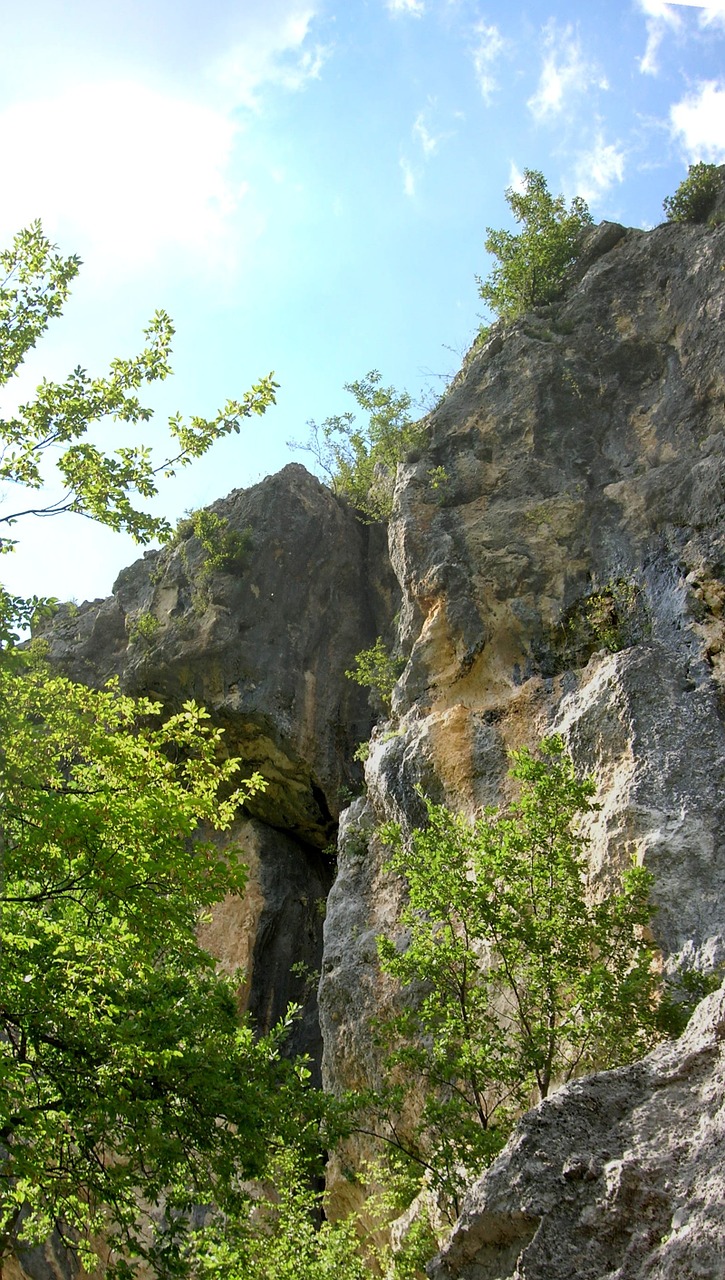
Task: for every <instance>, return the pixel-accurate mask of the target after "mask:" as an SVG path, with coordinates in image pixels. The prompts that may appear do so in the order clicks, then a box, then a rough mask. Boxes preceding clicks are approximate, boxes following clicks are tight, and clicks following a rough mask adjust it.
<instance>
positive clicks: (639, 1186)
mask: <svg viewBox="0 0 725 1280" xmlns="http://www.w3.org/2000/svg"><path fill="white" fill-rule="evenodd" d="M723 1142H725V987H724V988H723V989H722V990H721V991H719V992H718V993H717V994H716V995H714V996H711V997H709V999H708V1000H706V1001H704V1002H703V1003H702V1004H701V1005H700V1007H699V1009H698V1010H697V1012H696V1014H695V1015H694V1017H693V1019H692V1020H691V1022H690V1024H689V1026H688V1028H687V1031H686V1032H685V1034H684V1035H683V1037H682V1039H681V1040H679V1041H678V1042H677V1043H676V1044H674V1045H666V1046H663V1047H662V1048H660V1049H657V1050H656V1051H655V1052H654V1053H652V1054H650V1055H649V1057H648V1058H645V1059H644V1061H643V1062H641V1063H637V1064H635V1065H634V1066H632V1067H622V1068H620V1069H619V1070H618V1071H608V1072H603V1073H602V1074H600V1075H595V1076H590V1077H589V1078H588V1079H586V1080H578V1081H575V1082H574V1083H572V1084H570V1085H567V1086H566V1088H564V1089H562V1090H561V1091H560V1092H559V1093H557V1094H555V1095H554V1097H553V1098H550V1099H548V1100H547V1101H546V1102H544V1103H542V1104H541V1105H540V1106H539V1107H537V1108H536V1110H534V1111H531V1112H529V1113H528V1115H526V1116H525V1117H524V1119H523V1120H522V1121H520V1123H519V1125H518V1127H517V1129H516V1132H515V1133H514V1135H513V1137H512V1138H511V1140H510V1142H509V1144H508V1146H507V1147H506V1149H505V1151H503V1152H502V1154H501V1155H500V1156H499V1158H498V1160H497V1161H496V1162H495V1164H493V1165H492V1166H491V1168H490V1169H489V1170H488V1172H487V1173H486V1175H485V1176H484V1177H483V1178H482V1179H481V1180H480V1182H478V1183H476V1185H475V1186H474V1187H473V1188H472V1189H471V1190H470V1191H469V1193H468V1195H467V1197H466V1200H465V1202H464V1207H463V1212H462V1214H461V1217H460V1219H459V1221H458V1223H457V1224H456V1226H455V1228H454V1230H453V1233H452V1236H451V1238H450V1241H449V1242H448V1244H447V1245H446V1248H445V1249H444V1250H443V1252H442V1254H441V1255H440V1256H439V1257H438V1258H436V1259H435V1260H434V1261H433V1263H432V1264H431V1265H430V1267H429V1269H428V1270H429V1275H430V1276H431V1280H453V1277H456V1278H457V1280H513V1278H514V1277H515V1280H571V1277H574V1276H575V1277H576V1280H644V1277H647V1280H694V1278H695V1277H698V1278H699V1280H720V1277H722V1276H723V1275H725V1170H724V1167H723V1160H722V1151H723Z"/></svg>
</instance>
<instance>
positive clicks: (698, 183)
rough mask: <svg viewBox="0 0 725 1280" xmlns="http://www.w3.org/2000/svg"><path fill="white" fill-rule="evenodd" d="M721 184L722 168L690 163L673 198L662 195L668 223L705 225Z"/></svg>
mask: <svg viewBox="0 0 725 1280" xmlns="http://www.w3.org/2000/svg"><path fill="white" fill-rule="evenodd" d="M723 182H725V167H724V166H722V165H720V166H718V165H716V164H704V163H703V162H702V161H701V162H700V163H699V164H691V165H689V166H688V169H687V177H686V178H683V180H682V182H681V183H680V185H679V187H678V188H677V190H676V192H675V194H674V195H673V196H665V199H664V200H663V202H662V207H663V209H664V211H665V213H666V214H667V221H668V222H707V220H708V218H709V216H710V214H711V213H712V211H713V208H714V207H715V201H716V200H717V197H718V192H719V191H720V189H721V187H722V186H723Z"/></svg>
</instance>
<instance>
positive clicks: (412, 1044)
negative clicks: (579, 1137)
mask: <svg viewBox="0 0 725 1280" xmlns="http://www.w3.org/2000/svg"><path fill="white" fill-rule="evenodd" d="M513 761H514V766H513V769H512V775H513V777H514V778H516V779H518V780H519V781H520V782H521V795H520V798H519V799H518V801H516V803H514V804H512V805H510V806H509V808H508V809H506V810H504V811H500V812H499V811H494V810H489V811H486V812H485V813H484V815H483V816H482V817H481V818H479V819H478V820H477V821H476V822H475V823H474V824H473V825H469V824H468V823H467V822H466V821H465V820H464V819H463V818H462V817H460V816H456V815H455V814H453V813H452V812H451V811H450V810H449V809H447V808H446V807H445V806H443V805H435V804H432V803H431V802H430V801H427V802H426V808H427V825H426V826H425V827H424V828H422V829H419V830H414V831H412V832H411V833H410V835H408V836H406V835H405V834H404V833H403V831H402V830H401V828H400V827H399V826H397V825H395V824H392V825H388V826H386V827H384V828H382V830H381V835H382V837H383V839H384V840H385V841H386V842H387V843H389V845H390V847H391V850H392V852H391V857H390V863H389V866H390V869H391V870H392V871H394V872H397V873H398V874H399V875H401V876H402V877H403V878H404V880H405V883H406V886H407V889H408V895H409V896H408V901H407V904H406V906H405V907H404V909H403V912H402V915H401V918H400V931H399V932H398V933H397V934H396V936H389V937H381V938H380V939H379V940H378V947H379V954H380V959H381V963H382V967H383V970H384V971H385V972H387V973H389V974H391V975H393V976H394V977H396V978H397V979H399V981H400V982H401V983H402V984H403V986H404V988H405V989H406V990H407V993H408V999H407V1003H406V1006H405V1007H404V1009H403V1010H402V1011H401V1012H400V1013H399V1014H398V1015H397V1016H395V1017H394V1018H393V1019H392V1020H391V1021H390V1022H389V1023H388V1024H387V1025H386V1027H385V1029H384V1038H385V1040H386V1042H387V1043H388V1045H389V1049H390V1056H389V1065H390V1067H391V1068H392V1069H393V1071H394V1072H397V1073H398V1075H399V1078H400V1079H401V1080H402V1081H403V1082H405V1081H406V1080H407V1079H410V1078H413V1079H416V1080H417V1081H420V1080H421V1079H422V1080H423V1081H424V1083H425V1094H426V1101H425V1109H424V1113H423V1116H422V1119H421V1123H420V1126H419V1131H418V1136H417V1142H418V1147H417V1150H416V1152H415V1155H416V1158H417V1159H419V1160H422V1162H423V1163H424V1164H426V1165H428V1166H429V1168H430V1170H431V1173H432V1177H433V1180H434V1182H435V1183H436V1184H437V1185H438V1186H439V1187H440V1188H441V1189H443V1190H444V1191H445V1192H446V1193H448V1194H449V1195H450V1196H451V1198H452V1200H453V1202H454V1203H455V1204H457V1199H458V1195H459V1192H460V1190H461V1188H462V1185H463V1182H464V1180H465V1175H464V1171H465V1168H466V1167H468V1168H470V1167H472V1166H473V1167H475V1165H476V1164H480V1163H481V1162H484V1163H486V1162H488V1160H490V1159H491V1158H492V1157H493V1155H495V1154H496V1152H497V1151H498V1150H499V1149H500V1147H501V1146H502V1145H503V1143H504V1142H505V1140H506V1138H507V1137H508V1134H509V1132H510V1130H511V1127H512V1124H513V1121H514V1119H515V1117H516V1115H517V1114H519V1113H520V1112H521V1111H522V1110H524V1109H525V1108H526V1107H527V1106H530V1105H531V1104H532V1102H534V1101H536V1100H537V1099H540V1098H545V1097H546V1096H547V1094H548V1093H549V1090H550V1089H551V1087H552V1084H553V1083H554V1082H555V1081H564V1080H568V1079H569V1078H570V1077H571V1076H573V1075H575V1074H581V1073H583V1072H585V1071H589V1070H593V1069H595V1068H601V1067H610V1066H614V1065H617V1064H619V1063H623V1062H628V1061H630V1060H632V1059H634V1058H636V1057H637V1056H639V1055H640V1054H642V1053H643V1052H645V1051H646V1050H647V1049H648V1048H649V1047H650V1046H651V1045H652V1044H653V1043H654V1041H655V1040H656V1039H657V1038H658V1037H659V1036H660V1035H661V1034H662V1033H663V1030H662V1016H661V1011H660V1008H659V1005H658V1000H659V988H660V982H659V979H658V976H657V974H656V971H655V969H654V966H653V952H652V948H651V946H650V945H649V944H648V943H647V942H646V941H645V936H644V930H645V929H646V926H647V925H648V923H649V921H650V918H651V915H652V908H651V906H650V904H649V900H648V899H649V890H650V886H651V876H650V874H649V873H648V872H647V871H646V870H644V868H642V867H634V866H633V867H631V868H630V869H629V870H627V871H626V872H625V873H624V875H623V877H622V881H621V886H620V888H619V889H618V891H616V892H612V893H609V894H608V895H606V896H605V897H603V898H601V899H600V900H598V901H591V900H590V898H589V895H588V893H587V881H586V865H585V846H586V841H585V838H584V836H583V835H582V833H581V828H580V820H581V818H582V816H583V815H586V814H587V813H588V812H590V811H591V810H592V809H593V808H594V807H595V806H594V803H593V796H594V792H595V788H594V783H593V782H592V780H591V779H588V778H585V779H582V780H580V779H578V778H577V776H576V773H575V770H574V766H573V764H572V761H571V759H570V758H569V756H568V755H567V754H566V752H565V750H564V746H563V743H562V741H561V739H560V738H558V737H551V738H545V739H544V740H543V741H542V743H541V745H540V748H539V750H538V752H536V753H532V752H530V751H528V750H527V749H523V750H521V751H517V752H514V753H513ZM405 1087H406V1086H405V1084H403V1088H405Z"/></svg>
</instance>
